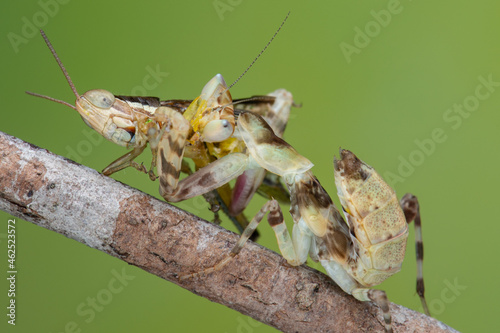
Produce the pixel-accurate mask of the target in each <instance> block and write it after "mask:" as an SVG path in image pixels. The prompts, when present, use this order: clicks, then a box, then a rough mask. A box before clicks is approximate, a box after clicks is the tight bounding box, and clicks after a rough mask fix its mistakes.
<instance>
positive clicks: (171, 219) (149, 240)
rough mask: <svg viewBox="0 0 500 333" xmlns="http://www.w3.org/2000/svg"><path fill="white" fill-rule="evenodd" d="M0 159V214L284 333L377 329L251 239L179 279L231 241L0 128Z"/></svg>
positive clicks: (374, 315) (371, 308)
mask: <svg viewBox="0 0 500 333" xmlns="http://www.w3.org/2000/svg"><path fill="white" fill-rule="evenodd" d="M0 156H1V159H0V209H2V210H4V211H6V212H7V213H9V214H12V215H14V216H17V217H19V218H22V219H24V220H27V221H31V222H33V223H35V224H37V225H39V226H42V227H44V228H47V229H49V230H53V231H56V232H58V233H60V234H63V235H65V236H66V237H69V238H72V239H74V240H76V241H78V242H81V243H83V244H86V245H88V246H89V247H92V248H95V249H99V250H101V251H103V252H106V253H108V254H109V255H112V256H114V257H117V258H119V259H121V260H123V261H125V262H127V263H129V264H132V265H135V266H138V267H140V268H142V269H143V270H145V271H147V272H149V273H151V274H155V275H157V276H159V277H162V278H163V279H165V280H168V281H170V282H173V283H175V284H177V285H179V286H181V287H182V288H185V289H187V290H189V291H191V292H193V293H195V294H197V295H200V296H202V297H205V298H207V299H209V300H211V301H213V302H217V303H220V304H223V305H225V306H228V307H230V308H232V309H235V310H237V311H239V312H241V313H243V314H245V315H248V316H251V317H252V318H254V319H256V320H258V321H261V322H263V323H265V324H267V325H270V326H273V327H275V328H277V329H279V330H281V331H283V332H364V331H367V332H374V331H380V332H382V331H383V327H384V326H383V319H382V316H381V312H380V310H379V309H378V307H377V306H375V305H373V304H371V303H370V302H365V303H363V302H359V301H356V300H355V299H354V298H353V297H352V296H350V295H347V294H345V293H344V292H342V291H341V290H340V289H339V287H337V286H336V285H335V284H334V283H333V282H332V280H331V279H330V278H328V277H327V276H326V275H324V274H322V273H320V272H318V271H316V270H314V269H311V268H309V267H307V266H300V267H291V266H289V265H288V264H287V263H286V261H285V260H284V259H283V258H282V257H281V256H279V255H278V254H276V253H274V252H272V251H270V250H268V249H266V248H264V247H262V246H260V245H258V244H255V243H253V242H248V244H247V245H246V246H245V248H244V249H243V250H242V252H241V253H240V254H239V255H238V256H237V257H236V258H234V259H233V260H232V261H230V262H229V264H228V265H227V266H225V267H224V269H222V270H221V271H217V272H215V273H211V274H208V275H206V276H203V277H198V278H193V279H189V280H187V281H180V280H179V279H178V276H179V275H181V274H183V273H191V272H197V271H200V270H202V269H203V268H206V267H207V266H212V265H214V264H215V263H217V262H219V261H220V260H221V259H222V258H223V257H225V256H226V255H227V253H228V252H229V251H230V249H231V248H232V246H233V245H234V244H235V242H236V241H237V239H238V235H236V234H234V233H232V232H229V231H227V230H225V229H223V228H221V227H219V226H217V225H214V224H212V223H210V222H207V221H204V220H201V219H200V218H198V217H196V216H193V215H191V214H190V213H187V212H185V211H182V210H180V209H178V208H176V207H174V206H171V205H169V204H168V203H166V202H162V201H160V200H157V199H155V198H153V197H151V196H149V195H147V194H144V193H142V192H140V191H138V190H135V189H133V188H130V187H128V186H127V185H124V184H121V183H119V182H117V181H115V180H113V179H111V178H109V177H105V176H103V175H101V174H100V173H98V172H96V171H95V170H92V169H89V168H87V167H85V166H82V165H79V164H76V163H75V162H73V161H70V160H67V159H65V158H63V157H61V156H57V155H54V154H52V153H51V152H49V151H47V150H45V149H41V148H38V147H36V146H34V145H31V144H29V143H26V142H23V141H21V140H20V139H17V138H14V137H11V136H9V135H7V134H4V133H2V132H0ZM391 312H392V315H393V325H394V328H395V331H396V332H456V331H455V330H454V329H452V328H450V327H448V326H446V325H444V324H442V323H441V322H439V321H437V320H435V319H433V318H429V317H427V316H425V315H423V314H421V313H418V312H415V311H412V310H409V309H407V308H404V307H402V306H400V305H397V304H391Z"/></svg>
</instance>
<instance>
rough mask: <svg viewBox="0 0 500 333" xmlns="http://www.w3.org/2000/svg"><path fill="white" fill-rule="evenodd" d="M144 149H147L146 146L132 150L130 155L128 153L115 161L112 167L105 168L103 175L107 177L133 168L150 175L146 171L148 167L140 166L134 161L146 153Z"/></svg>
mask: <svg viewBox="0 0 500 333" xmlns="http://www.w3.org/2000/svg"><path fill="white" fill-rule="evenodd" d="M144 148H146V146H140V147H136V148H134V149H133V150H131V151H129V152H128V153H126V154H125V155H123V156H121V157H119V158H118V159H116V160H115V161H113V162H112V163H111V164H110V165H108V166H107V167H106V168H104V170H102V173H103V174H104V175H105V176H109V175H111V174H113V173H115V172H117V171H120V170H122V169H125V168H128V167H133V168H136V169H137V170H139V171H141V172H144V173H148V171H147V170H146V167H145V166H144V165H142V164H139V163H137V162H135V161H134V159H135V158H136V157H137V156H139V155H140V154H142V152H143V151H144Z"/></svg>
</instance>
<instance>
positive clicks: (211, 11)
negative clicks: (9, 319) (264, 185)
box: [0, 0, 500, 333]
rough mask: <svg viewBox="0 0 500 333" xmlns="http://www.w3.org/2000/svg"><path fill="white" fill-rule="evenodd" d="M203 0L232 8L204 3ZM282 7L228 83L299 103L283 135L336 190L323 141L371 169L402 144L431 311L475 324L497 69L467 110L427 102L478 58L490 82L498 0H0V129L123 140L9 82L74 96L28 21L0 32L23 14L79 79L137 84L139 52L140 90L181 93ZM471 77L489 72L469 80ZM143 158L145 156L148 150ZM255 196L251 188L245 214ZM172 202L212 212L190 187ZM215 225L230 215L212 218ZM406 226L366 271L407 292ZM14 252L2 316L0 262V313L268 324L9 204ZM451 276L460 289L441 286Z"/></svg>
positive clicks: (459, 86)
mask: <svg viewBox="0 0 500 333" xmlns="http://www.w3.org/2000/svg"><path fill="white" fill-rule="evenodd" d="M214 3H215V4H217V3H223V4H226V5H227V6H229V7H228V8H229V9H231V10H227V11H225V12H223V13H219V14H220V15H219V14H218V13H217V10H216V9H215V6H214ZM390 3H393V4H395V6H396V7H395V8H396V10H397V11H399V13H397V14H392V15H391V18H390V22H388V23H387V21H388V20H387V18H386V23H384V24H383V25H385V26H381V25H380V24H378V23H374V22H376V21H375V18H374V16H373V14H371V11H375V12H376V13H380V11H381V10H387V8H388V6H389V7H390V6H391V5H390ZM51 10H53V11H54V8H52V9H51ZM289 10H290V11H291V15H290V17H289V20H288V22H287V23H286V24H285V26H284V28H283V30H282V32H281V33H280V34H279V35H278V37H277V38H276V40H275V41H274V42H273V43H272V44H271V46H270V47H269V49H268V50H267V51H266V53H264V55H263V56H262V57H261V58H260V59H259V61H258V62H257V63H256V64H255V66H254V67H253V68H252V69H251V70H250V71H249V72H248V73H247V74H246V76H245V77H243V79H242V80H241V81H240V82H239V83H238V84H237V85H236V86H235V87H234V88H233V89H232V95H233V96H234V97H235V98H237V97H247V96H249V95H253V94H265V93H268V92H270V91H273V90H275V89H277V88H286V89H288V90H289V91H291V92H292V93H293V94H294V98H295V100H296V101H297V102H299V103H302V104H303V107H302V108H300V109H294V110H293V116H292V118H291V119H290V122H289V125H288V128H287V130H286V133H285V138H286V140H287V141H288V142H290V143H291V144H292V145H293V146H294V147H295V148H296V149H297V150H298V151H299V152H302V153H303V154H304V155H305V156H307V157H308V158H309V159H310V160H311V161H312V162H313V163H314V164H315V167H314V169H313V171H314V173H315V174H316V175H317V176H318V178H319V179H320V180H321V182H322V184H323V186H324V187H325V188H326V190H327V191H328V192H329V193H330V194H331V195H332V197H334V201H335V202H336V203H338V199H337V198H336V195H335V193H336V189H335V186H334V181H333V167H332V158H333V155H334V154H337V152H338V148H339V147H343V148H347V149H350V150H352V151H353V152H355V153H356V154H357V155H358V156H359V157H360V158H361V159H363V160H364V161H366V162H367V163H369V164H370V165H372V166H374V167H375V168H376V169H377V170H378V171H379V173H381V174H382V175H387V173H388V172H391V173H393V174H397V173H398V168H401V167H402V166H401V163H403V162H401V161H402V160H405V161H410V160H411V161H413V162H408V163H413V170H411V171H410V172H407V174H404V177H403V179H402V181H399V182H392V183H393V184H394V188H395V189H396V192H397V193H398V194H399V196H402V195H403V194H404V193H406V192H412V193H414V194H416V195H417V196H418V197H419V199H420V202H421V207H422V218H423V231H424V246H425V261H424V269H425V281H426V287H427V288H426V293H427V299H428V301H429V303H430V307H431V311H433V313H434V316H435V317H436V318H438V319H439V320H442V321H443V322H445V323H447V324H449V325H451V326H453V327H454V328H456V329H458V330H460V331H469V332H488V331H491V330H490V329H489V327H491V326H493V322H494V320H493V316H494V315H496V312H497V309H498V303H497V299H498V298H499V297H500V292H499V291H498V290H499V287H498V274H499V271H500V269H499V265H498V264H499V260H498V249H497V247H496V246H495V245H494V244H496V243H497V242H498V237H500V236H499V235H500V226H499V221H498V200H499V196H498V188H499V186H500V182H499V176H498V171H497V170H498V165H499V163H500V157H499V155H498V150H499V143H500V139H499V135H498V130H499V122H500V116H499V108H500V87H494V88H492V89H495V90H494V91H493V92H490V93H489V96H488V97H487V98H484V100H481V101H480V103H479V106H478V107H477V109H476V110H475V111H473V112H471V113H470V114H468V113H467V117H466V118H461V119H462V120H463V121H462V122H461V123H460V126H457V127H458V128H456V129H454V128H452V126H451V125H453V124H454V123H450V122H447V121H446V120H445V119H444V118H443V117H445V116H446V115H447V114H448V113H447V112H448V111H447V110H448V109H450V108H452V107H453V105H454V104H463V103H464V101H466V102H471V101H474V99H473V98H471V96H474V94H475V91H476V87H477V86H478V84H480V81H479V79H478V78H479V77H480V76H482V77H484V78H488V76H489V75H491V77H492V80H493V81H495V82H500V57H499V53H500V42H499V40H500V39H499V35H500V19H499V17H498V16H499V14H500V3H498V1H474V2H472V1H440V2H439V3H437V2H436V1H419V0H414V1H411V0H402V1H401V2H400V3H399V5H397V3H395V2H391V1H347V0H346V1H335V2H333V1H332V2H327V1H323V2H320V1H286V2H285V1H282V2H278V1H275V2H269V1H243V0H241V1H236V0H233V1H232V2H230V1H229V0H221V1H219V2H214V1H197V2H194V1H192V2H187V1H186V2H181V1H178V2H173V1H147V2H146V1H145V2H141V3H139V2H138V1H130V0H122V1H108V2H106V3H103V2H102V1H76V0H74V1H70V2H69V3H67V4H64V5H59V8H58V9H57V13H55V14H54V15H50V16H49V15H46V14H45V15H46V17H47V18H48V19H47V21H46V22H43V17H44V14H40V13H43V12H44V10H43V9H42V7H41V5H40V4H39V3H38V2H37V1H12V0H9V1H4V2H3V3H2V12H1V14H0V35H1V36H2V43H1V61H0V70H1V72H0V76H1V85H2V86H1V89H0V91H1V97H2V98H1V101H2V110H1V111H0V130H1V131H5V132H7V133H9V134H11V135H14V136H17V137H19V138H21V139H23V140H25V141H28V142H31V143H33V144H35V145H38V146H40V147H43V148H46V149H48V150H50V151H53V152H55V153H57V154H60V155H64V156H66V157H69V158H72V159H74V160H77V161H79V162H81V163H82V164H84V165H86V166H89V167H91V168H95V169H97V170H102V169H103V168H104V167H105V166H106V165H108V164H109V163H110V162H111V160H113V159H114V158H116V157H118V156H120V155H122V154H124V153H125V150H124V149H123V148H120V147H118V146H115V145H113V144H111V143H109V142H104V141H101V142H99V143H97V144H90V150H85V149H84V148H88V147H89V142H91V139H94V136H91V137H90V139H89V137H87V136H86V135H88V133H90V130H89V129H88V128H87V127H86V125H84V123H83V122H82V121H81V119H80V117H79V116H78V115H77V114H76V113H75V112H74V111H73V110H71V109H69V108H67V107H65V106H62V105H57V104H54V103H51V102H49V101H45V100H41V99H37V98H33V97H31V96H28V95H26V94H24V91H25V90H30V91H34V92H38V93H41V94H47V95H50V96H52V97H55V98H60V99H64V100H66V101H69V102H73V101H74V96H73V95H72V93H71V90H70V89H69V87H68V85H67V84H66V82H65V80H64V78H63V76H62V74H61V72H60V71H59V69H58V68H57V66H56V63H55V61H54V59H53V58H52V56H51V54H50V52H49V51H48V49H47V47H46V46H45V44H44V43H43V40H42V38H41V37H40V36H39V34H36V33H35V34H33V35H31V32H30V31H24V36H25V37H26V40H25V43H23V44H20V45H18V46H17V47H16V48H17V52H16V51H15V47H13V45H12V43H11V42H10V41H9V39H8V35H9V33H14V34H16V35H18V36H23V26H24V25H26V24H27V23H26V22H31V23H33V22H34V19H33V18H34V17H35V21H36V20H38V24H39V25H40V24H43V29H45V31H46V33H47V35H48V36H49V38H50V39H51V41H52V42H53V44H54V46H55V48H56V50H57V51H58V53H59V55H60V57H61V58H62V61H63V62H64V64H65V65H66V67H67V69H68V71H69V73H70V75H71V76H72V78H73V80H74V82H75V85H76V87H77V89H78V90H79V92H80V93H83V92H85V91H86V90H90V89H96V88H103V89H107V90H109V91H111V92H114V93H116V94H131V93H132V92H137V91H140V90H141V88H140V87H141V86H142V87H143V88H144V84H143V80H144V78H145V77H146V76H147V75H148V71H147V69H146V68H148V66H149V68H156V67H157V66H159V69H160V70H161V71H162V72H165V73H168V76H167V77H162V78H161V82H158V84H157V85H156V87H155V88H154V89H149V90H148V89H146V93H147V95H151V96H159V97H161V98H163V99H169V98H190V99H192V98H194V97H196V96H197V95H199V93H200V91H201V89H202V87H203V85H204V84H205V83H206V82H207V81H208V80H209V79H210V78H211V77H213V75H215V74H216V73H221V74H223V75H224V77H225V78H226V80H227V81H228V82H232V81H233V80H234V79H235V78H237V77H238V76H239V75H240V74H241V73H242V72H243V71H244V69H245V68H246V67H247V66H248V64H249V63H250V62H251V61H252V60H253V58H254V57H255V56H256V55H257V54H258V53H259V51H260V50H261V49H262V48H263V47H264V45H265V44H266V43H267V41H268V40H269V38H270V37H271V35H272V34H273V33H274V31H275V30H276V29H277V27H278V26H279V24H280V23H281V21H282V20H283V18H284V16H285V15H286V13H287V12H288V11H289ZM23 17H24V18H25V19H23ZM40 20H42V21H41V22H40ZM377 27H378V28H377ZM356 28H359V29H361V30H364V29H365V28H368V29H372V30H369V34H371V36H372V37H369V38H370V40H369V41H367V40H364V43H365V44H367V45H361V44H360V43H362V42H363V40H361V39H359V38H360V37H359V36H358V39H357V40H355V38H356V34H357V33H356V30H355V29H356ZM25 29H26V28H25ZM377 29H378V30H377ZM10 36H12V34H11V35H10ZM23 38H24V37H23ZM355 42H358V46H360V47H359V48H358V50H357V51H358V53H353V54H352V55H351V56H350V57H349V60H350V62H348V59H347V57H346V56H345V55H344V54H343V52H342V50H341V47H340V45H341V43H347V44H350V45H353V46H355V45H356V44H355ZM151 82H153V83H154V81H151ZM151 82H150V83H151ZM150 88H151V87H150ZM480 92H481V93H483V94H485V93H486V92H488V90H486V89H485V88H480ZM435 129H441V130H442V131H443V133H444V135H445V136H446V140H445V141H444V142H440V143H435V144H434V148H433V149H431V148H430V146H429V145H428V146H427V149H431V150H433V151H430V152H429V151H428V152H427V154H425V153H424V152H422V150H421V149H419V147H418V146H417V144H416V143H415V141H416V140H417V141H418V142H428V140H429V139H430V138H431V137H432V134H431V133H432V132H433V130H435ZM70 149H74V150H75V151H78V149H80V156H79V157H78V158H76V157H75V156H71V153H70ZM419 151H420V152H419ZM141 160H142V161H145V162H146V165H148V163H149V161H150V157H149V156H148V155H145V156H144V157H141ZM402 171H405V170H402ZM406 171H408V170H406ZM115 178H116V179H118V180H120V181H122V182H124V183H127V184H130V185H131V186H134V187H137V188H139V189H141V190H143V191H145V192H147V193H150V194H152V195H155V196H157V197H158V190H157V186H158V185H157V183H153V182H150V181H149V180H148V179H147V177H146V176H144V175H141V174H138V173H137V172H135V170H126V171H122V172H120V173H118V174H116V177H115ZM263 202H264V201H263V200H262V199H260V198H259V199H258V200H255V201H254V202H253V203H252V205H251V206H250V207H249V208H248V209H247V211H246V212H247V215H248V216H251V215H252V214H253V213H255V212H256V211H257V210H258V209H259V207H260V206H261V205H262V204H263ZM179 206H181V207H183V208H185V209H186V210H188V211H191V212H193V213H195V214H198V215H200V216H202V217H205V218H208V219H210V213H209V212H208V211H207V210H206V208H207V206H206V204H204V203H203V201H202V200H200V199H195V200H190V201H188V202H185V203H182V204H180V205H179ZM284 209H285V210H287V209H288V207H285V208H284ZM9 218H10V217H9V215H8V214H6V213H4V212H0V221H1V223H0V228H1V229H0V242H1V245H0V248H1V251H0V253H1V254H0V263H1V264H0V268H1V270H2V271H6V270H7V269H6V262H7V251H6V230H7V227H6V223H7V220H8V219H9ZM287 218H288V222H291V221H290V219H289V216H288V215H287ZM223 226H225V227H228V228H231V225H230V223H229V222H228V221H224V223H223ZM260 230H261V234H262V237H261V238H260V243H261V244H263V245H265V246H266V247H269V248H271V249H273V250H275V251H277V246H276V241H275V239H274V234H273V233H272V231H271V229H270V228H269V226H268V225H262V227H261V229H260ZM412 237H413V231H412V232H411V235H410V239H411V238H412ZM411 242H412V241H411V240H410V243H409V245H408V251H407V256H406V261H405V264H404V266H403V269H402V271H401V272H400V273H399V274H397V275H395V276H393V277H392V278H390V279H389V280H388V281H386V282H384V283H383V284H382V285H381V286H380V288H381V289H383V290H386V291H387V293H388V296H389V298H390V300H391V301H393V302H396V303H399V304H402V305H404V306H406V307H409V308H412V309H416V310H420V309H421V308H420V303H419V299H418V296H416V294H415V287H414V286H415V259H414V255H415V254H414V246H413V244H412V243H411ZM492 258H493V260H492ZM309 264H310V265H313V266H314V267H317V268H320V267H318V265H315V264H314V263H311V262H310V261H309ZM17 267H18V272H19V273H18V281H17V288H18V294H17V304H18V307H17V325H16V326H15V327H11V326H10V325H7V324H6V317H5V314H4V313H5V312H6V310H5V306H6V305H7V296H6V294H7V285H6V280H5V279H3V278H2V279H1V280H0V300H1V301H0V305H1V306H0V308H2V309H4V310H1V311H0V312H1V317H0V318H2V320H1V323H0V330H1V331H4V329H5V328H7V329H8V331H11V332H14V331H17V332H54V333H55V332H64V330H65V326H66V325H67V323H69V322H75V323H76V325H77V326H78V328H79V329H81V331H82V332H136V331H139V330H141V331H142V330H145V331H150V332H179V331H184V332H189V331H197V330H203V331H205V332H211V331H213V332H251V331H253V332H272V331H275V330H274V329H272V328H269V327H267V326H265V325H263V324H259V323H257V322H255V321H253V320H251V319H249V318H248V317H246V316H243V315H241V314H239V313H237V312H235V311H232V310H229V309H227V308H225V307H223V306H221V305H218V304H214V303H210V302H209V301H207V300H205V299H203V298H200V297H198V296H195V295H193V294H191V293H189V292H187V291H185V290H183V289H181V288H179V287H177V286H175V285H174V284H172V283H169V282H166V281H164V280H161V279H160V278H157V277H155V276H152V275H150V274H148V273H145V272H143V271H141V270H140V269H138V268H136V267H132V266H128V265H126V264H125V263H123V262H121V261H119V260H117V259H114V258H112V257H110V256H107V255H105V254H103V253H101V252H98V251H96V250H91V249H89V248H87V247H86V246H84V245H81V244H79V243H77V242H75V241H73V240H70V239H67V238H65V237H63V236H61V235H58V234H56V233H54V232H50V231H47V230H45V229H42V228H40V227H37V226H34V225H32V224H31V223H28V222H24V221H20V220H18V223H17ZM123 269H125V272H126V274H128V275H131V276H134V277H135V278H134V280H132V281H130V282H129V284H128V285H127V286H126V287H124V288H123V291H121V292H120V293H117V294H114V295H113V298H112V300H110V301H109V304H106V305H105V306H104V307H103V309H102V311H101V312H96V313H95V317H94V318H92V320H89V318H90V317H89V316H87V315H85V316H81V315H78V314H77V312H76V310H77V308H78V307H79V306H80V304H82V303H85V302H86V299H87V298H88V297H94V298H95V297H96V295H103V293H105V290H106V289H107V288H108V283H109V282H110V281H111V280H112V278H113V271H116V272H121V271H122V270H123ZM3 274H4V273H2V276H3ZM5 274H6V273H5ZM455 283H456V284H458V285H460V286H462V289H459V290H453V289H450V287H449V285H450V284H451V285H453V284H455ZM464 288H465V289H464ZM103 290H104V291H103ZM86 308H87V309H88V307H86ZM86 320H88V322H87V321H86Z"/></svg>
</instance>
